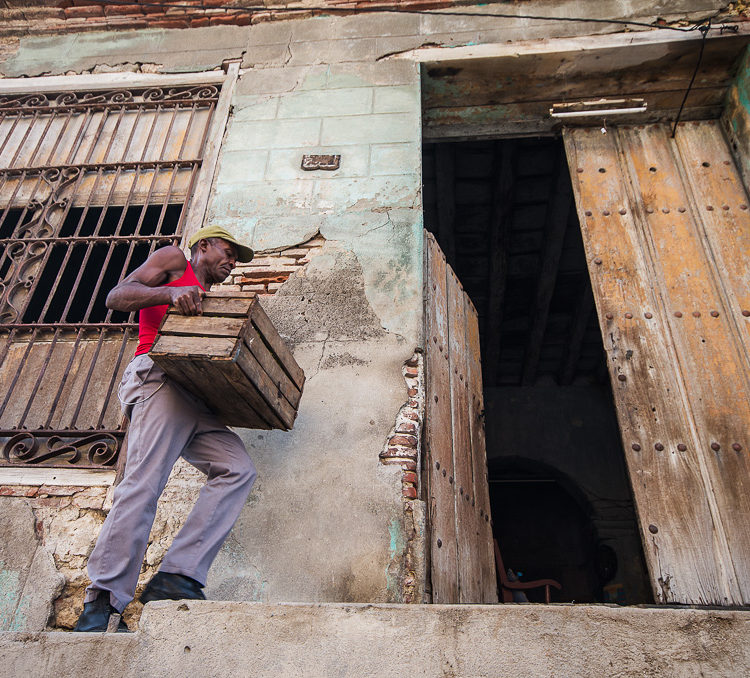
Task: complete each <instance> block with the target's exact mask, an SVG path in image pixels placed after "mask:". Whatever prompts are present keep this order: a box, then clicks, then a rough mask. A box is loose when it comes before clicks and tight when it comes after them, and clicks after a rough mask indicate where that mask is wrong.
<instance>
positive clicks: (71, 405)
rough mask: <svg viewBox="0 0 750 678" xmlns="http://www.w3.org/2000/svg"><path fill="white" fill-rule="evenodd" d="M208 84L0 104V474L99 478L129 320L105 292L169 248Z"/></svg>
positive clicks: (209, 95)
mask: <svg viewBox="0 0 750 678" xmlns="http://www.w3.org/2000/svg"><path fill="white" fill-rule="evenodd" d="M218 96H219V88H218V87H217V86H215V85H198V86H186V87H168V88H160V87H148V88H146V87H141V88H128V89H118V90H113V91H108V92H102V91H95V92H81V91H75V92H57V93H51V94H48V93H39V94H24V95H18V96H13V95H6V96H3V97H0V140H1V141H0V449H1V450H2V455H1V456H0V465H27V464H34V465H45V466H57V467H70V466H75V467H77V468H102V467H111V466H113V465H115V464H116V462H117V458H118V454H119V450H120V448H121V445H122V441H123V438H124V433H125V428H124V426H125V422H124V421H123V419H122V416H121V414H120V411H119V406H118V402H117V397H116V393H115V391H116V387H117V384H118V383H119V379H120V376H121V373H122V371H123V369H124V367H125V365H126V364H127V361H128V359H129V358H130V355H131V354H132V351H133V350H134V347H135V343H136V342H137V317H136V314H135V313H121V312H113V311H110V310H108V309H107V308H106V306H105V304H104V302H105V299H106V296H107V293H108V292H109V290H110V289H111V288H112V287H113V286H114V285H115V284H116V283H117V282H118V281H119V280H121V279H122V278H123V277H124V276H126V275H127V274H128V273H129V272H131V271H132V270H133V269H135V268H136V267H138V266H139V265H140V264H141V263H143V262H144V261H145V260H146V258H147V257H148V256H149V254H151V253H152V252H153V251H154V250H155V249H156V248H157V247H161V246H164V245H166V244H169V243H178V242H179V239H180V235H181V232H182V226H183V223H184V221H185V217H186V209H185V208H186V205H187V202H188V200H189V198H190V196H191V194H192V191H193V187H194V184H195V181H196V178H197V175H198V171H199V170H200V167H201V165H202V162H203V148H204V145H205V141H206V138H207V135H208V130H209V128H210V125H211V122H212V118H213V115H214V110H215V108H216V104H217V101H218Z"/></svg>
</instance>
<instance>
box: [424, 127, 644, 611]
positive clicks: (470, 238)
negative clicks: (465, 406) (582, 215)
mask: <svg viewBox="0 0 750 678" xmlns="http://www.w3.org/2000/svg"><path fill="white" fill-rule="evenodd" d="M423 163H424V164H423V167H424V210H425V225H426V228H427V229H428V230H430V231H431V232H433V233H434V234H435V237H436V238H437V240H438V243H439V244H440V246H441V248H442V249H443V251H444V252H445V254H446V257H447V259H448V263H449V264H450V265H451V266H452V267H453V269H454V271H455V272H456V274H457V276H458V278H459V280H460V281H461V284H462V285H463V287H464V289H465V290H466V292H467V293H468V294H469V296H470V297H471V299H472V301H473V303H474V305H475V306H476V308H477V310H478V314H479V327H480V337H481V347H482V372H483V384H484V402H485V432H486V442H487V460H488V471H489V483H490V501H491V506H492V515H493V521H494V527H493V531H494V536H495V537H496V538H497V539H498V542H499V545H500V550H501V553H502V557H503V561H504V565H505V567H506V568H511V569H512V570H513V572H516V573H517V572H521V573H522V575H521V577H520V578H521V580H522V581H523V580H526V581H529V580H533V579H544V578H552V579H556V580H558V581H559V582H560V583H561V584H562V590H561V591H556V590H553V591H552V600H553V601H556V602H564V601H577V602H615V603H625V604H636V603H646V602H652V597H651V592H650V587H649V585H648V580H647V576H646V570H645V564H644V560H643V554H642V547H641V543H640V537H639V534H638V527H637V523H636V520H635V510H634V506H633V501H632V494H631V489H630V485H629V480H628V476H627V473H626V469H625V461H624V454H623V450H622V444H621V442H620V436H619V430H618V426H617V421H616V417H615V412H614V404H613V401H612V395H611V391H610V386H609V381H608V375H607V371H606V362H605V360H606V359H605V354H604V349H603V345H602V339H601V334H600V330H599V326H598V322H597V317H596V311H595V308H594V300H593V295H592V293H591V286H590V281H589V276H588V270H587V266H586V260H585V255H584V250H583V243H582V239H581V232H580V226H579V223H578V218H577V214H576V210H575V205H574V201H573V195H572V189H571V184H570V176H569V173H568V168H567V161H566V158H565V152H564V148H563V144H562V141H561V140H560V139H558V138H552V137H543V138H518V139H507V140H483V141H467V142H455V143H450V142H441V143H432V144H425V146H424V151H423ZM534 595H541V596H543V595H544V592H543V590H540V591H539V592H529V593H528V596H529V599H530V600H532V601H533V600H534ZM501 600H502V596H501Z"/></svg>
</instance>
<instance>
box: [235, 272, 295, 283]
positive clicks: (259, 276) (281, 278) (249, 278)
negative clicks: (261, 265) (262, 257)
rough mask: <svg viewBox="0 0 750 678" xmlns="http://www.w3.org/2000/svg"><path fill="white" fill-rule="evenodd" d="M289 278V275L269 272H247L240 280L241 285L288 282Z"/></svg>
mask: <svg viewBox="0 0 750 678" xmlns="http://www.w3.org/2000/svg"><path fill="white" fill-rule="evenodd" d="M288 278H289V273H277V274H274V273H269V272H268V271H247V272H246V273H244V274H243V275H242V278H240V283H254V282H261V281H262V282H265V283H270V282H277V283H283V282H286V281H287V279H288Z"/></svg>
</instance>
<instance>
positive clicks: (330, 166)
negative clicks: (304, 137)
mask: <svg viewBox="0 0 750 678" xmlns="http://www.w3.org/2000/svg"><path fill="white" fill-rule="evenodd" d="M340 166H341V156H340V155H303V156H302V169H303V170H306V171H308V172H310V171H312V170H326V171H328V172H332V171H333V170H337V169H338V168H339V167H340Z"/></svg>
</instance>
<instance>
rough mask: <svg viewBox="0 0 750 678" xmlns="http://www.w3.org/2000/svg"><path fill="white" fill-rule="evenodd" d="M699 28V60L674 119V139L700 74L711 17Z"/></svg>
mask: <svg viewBox="0 0 750 678" xmlns="http://www.w3.org/2000/svg"><path fill="white" fill-rule="evenodd" d="M698 30H699V31H700V32H701V35H702V36H703V38H702V39H701V48H700V51H699V52H698V61H697V63H696V64H695V70H694V71H693V77H692V78H690V83H689V84H688V86H687V89H686V90H685V96H684V97H682V103H681V104H680V110H679V111H677V117H676V118H675V121H674V127H672V139H674V135H675V134H676V133H677V123H679V122H680V116H681V115H682V109H683V108H685V103H686V102H687V98H688V95H689V94H690V90H691V89H693V83H694V82H695V76H697V75H698V69H699V68H700V66H701V61H702V60H703V49H704V47H705V46H706V36H707V35H708V31H709V30H711V20H710V19H709V20H708V22H707V23H704V24H702V25H700V26H698Z"/></svg>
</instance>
